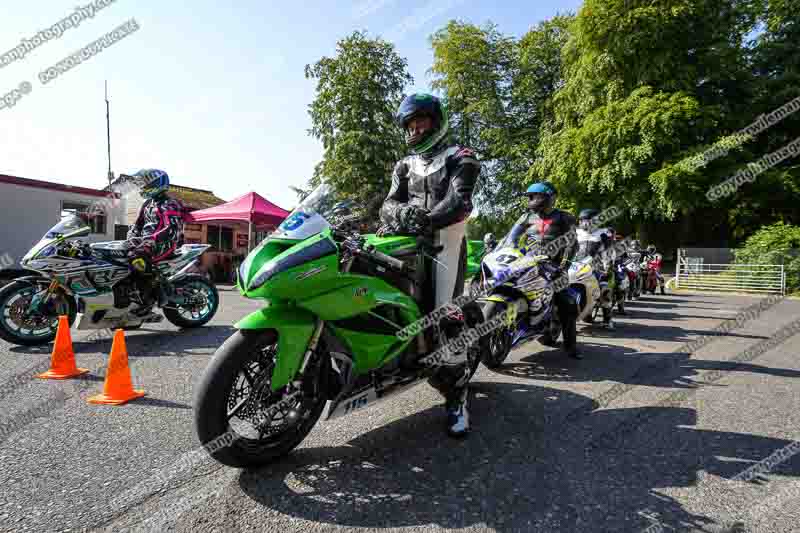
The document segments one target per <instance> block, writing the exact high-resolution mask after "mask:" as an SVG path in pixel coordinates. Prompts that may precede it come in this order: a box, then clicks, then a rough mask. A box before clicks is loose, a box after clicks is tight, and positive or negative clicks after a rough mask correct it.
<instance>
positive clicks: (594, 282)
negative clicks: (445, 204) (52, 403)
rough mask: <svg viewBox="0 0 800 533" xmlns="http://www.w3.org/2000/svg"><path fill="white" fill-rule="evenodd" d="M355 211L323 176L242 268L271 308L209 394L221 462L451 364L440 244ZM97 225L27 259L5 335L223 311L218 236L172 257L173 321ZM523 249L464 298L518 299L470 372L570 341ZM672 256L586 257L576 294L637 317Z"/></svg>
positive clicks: (38, 248)
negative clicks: (535, 346)
mask: <svg viewBox="0 0 800 533" xmlns="http://www.w3.org/2000/svg"><path fill="white" fill-rule="evenodd" d="M349 209H350V205H349V204H348V203H347V202H341V201H339V200H337V197H336V195H335V193H334V191H333V189H332V188H330V187H329V186H328V185H326V184H323V185H320V186H319V187H317V188H316V189H315V190H314V191H313V192H312V193H311V194H309V195H308V196H307V197H306V198H305V199H304V200H303V201H302V202H301V203H300V205H298V206H297V208H295V210H294V211H293V212H292V213H291V214H290V215H289V216H288V217H287V218H286V219H285V220H284V221H283V223H282V224H281V225H280V227H279V228H278V229H277V230H276V231H275V232H274V233H273V234H271V235H270V236H269V237H268V238H267V239H265V240H264V241H262V242H261V244H259V245H258V246H257V247H256V248H255V249H254V250H252V251H251V252H250V254H249V255H248V256H247V257H246V259H245V260H244V261H243V263H242V264H241V266H240V268H239V271H238V275H237V288H238V289H239V291H240V293H241V295H242V296H243V297H245V298H251V299H256V300H264V306H263V307H262V308H261V309H259V310H258V311H256V312H253V313H251V314H249V315H247V316H245V317H243V318H241V319H240V320H239V321H238V322H237V323H236V324H235V325H234V328H235V332H234V333H233V334H232V335H231V336H230V337H229V338H228V339H227V340H226V341H225V342H224V343H223V344H222V345H221V346H220V347H219V348H218V349H217V350H216V352H215V354H214V356H213V358H212V359H211V361H210V362H209V364H208V366H207V367H206V369H205V372H204V375H203V377H202V379H201V381H200V383H199V385H198V386H197V387H196V389H195V400H194V423H195V431H196V433H197V436H198V438H199V440H200V442H201V443H204V444H206V450H207V451H208V453H210V454H211V455H212V456H213V457H214V458H215V459H216V460H217V461H219V462H220V463H223V464H225V465H229V466H234V467H250V466H256V465H263V464H266V463H269V462H272V461H275V460H276V459H278V458H279V457H281V456H283V455H285V454H287V453H288V452H290V451H291V450H292V449H294V448H295V447H296V446H298V445H299V444H300V443H301V442H302V441H303V439H304V438H305V437H306V436H307V435H308V433H309V432H310V431H311V429H312V428H313V427H314V426H315V425H316V423H317V422H318V420H319V419H320V418H321V417H322V415H323V411H324V409H325V407H326V405H327V406H328V411H327V415H326V418H325V419H326V420H330V419H333V418H337V417H341V416H346V415H352V414H354V413H359V412H361V411H362V410H363V409H364V408H366V407H369V406H372V405H375V404H377V403H379V402H382V401H385V400H387V399H390V398H392V397H394V396H395V395H396V394H398V393H400V392H402V391H405V390H407V389H408V388H410V387H413V386H415V385H417V384H420V383H422V382H424V381H426V380H428V379H430V378H431V377H432V376H433V375H434V374H435V373H436V371H437V370H438V369H440V368H441V366H442V365H446V364H448V361H446V360H445V359H441V358H439V359H435V362H433V363H431V362H427V359H430V358H428V357H427V356H428V355H429V354H432V353H433V352H435V351H436V350H437V349H439V348H441V347H442V346H444V345H446V344H447V343H448V342H452V341H453V340H454V339H453V336H452V332H447V333H446V332H445V331H444V329H443V328H440V327H439V324H438V323H437V322H438V321H433V324H432V325H426V326H425V327H419V325H420V324H423V325H424V324H426V321H425V320H424V319H425V317H426V316H428V315H431V314H432V313H433V314H435V313H434V311H435V309H434V308H433V303H432V300H431V298H430V295H431V294H432V290H431V287H430V279H431V276H430V269H431V268H432V265H433V261H434V260H435V257H436V255H437V254H438V253H439V252H440V251H441V248H438V247H436V246H434V244H433V243H432V242H430V241H429V240H427V239H425V238H422V237H404V236H386V237H378V236H376V235H374V234H359V233H358V232H357V231H355V230H354V229H353V228H354V227H358V225H354V224H353V223H352V220H351V218H350V216H349V213H350V211H349ZM89 231H90V230H89V226H88V223H87V221H86V219H85V218H83V217H82V216H81V215H76V216H73V217H69V218H66V219H64V220H62V221H61V222H60V223H59V224H57V225H56V226H54V227H53V228H52V229H51V230H50V231H48V233H47V234H46V235H45V236H44V237H43V238H42V240H41V241H40V242H39V243H37V244H36V245H35V246H34V247H33V248H32V249H31V250H30V251H29V252H28V254H26V256H25V258H24V259H23V260H22V265H23V266H24V267H25V268H27V269H29V270H31V271H34V272H36V273H38V275H35V276H28V277H24V278H19V279H16V280H15V281H13V282H12V283H10V284H8V285H6V286H5V287H3V288H2V289H1V290H0V337H2V338H3V339H5V340H6V341H8V342H11V343H14V344H18V345H37V344H45V343H48V342H50V341H52V340H53V338H54V336H55V333H56V328H57V324H58V317H59V316H60V315H66V316H68V317H69V322H70V325H72V324H73V323H76V324H77V329H79V330H80V329H105V328H124V329H131V328H137V327H140V326H141V325H142V324H144V323H149V322H158V321H160V320H162V318H163V317H166V318H167V320H169V321H170V322H171V323H173V324H175V325H176V326H179V327H182V328H191V327H198V326H202V325H204V324H206V323H207V322H208V321H209V320H211V319H212V318H213V317H214V315H215V314H216V312H217V309H218V305H219V296H218V293H217V289H216V287H215V286H214V285H213V284H212V283H211V282H210V281H209V280H208V279H207V278H206V277H203V276H200V275H198V274H195V273H192V272H191V269H192V268H193V267H194V266H195V265H196V264H197V262H198V260H199V258H200V257H201V256H202V254H203V253H204V252H205V251H206V249H207V248H208V245H184V246H183V247H181V248H179V249H178V250H176V252H175V253H174V254H173V256H172V257H170V258H168V259H167V260H166V261H163V262H160V263H159V264H158V266H159V268H158V269H157V272H156V276H157V277H158V283H160V284H162V286H163V287H165V289H166V293H167V295H168V297H169V302H168V303H167V304H166V305H165V306H164V308H163V317H162V316H161V315H160V314H159V313H157V312H156V311H155V310H154V309H155V307H157V305H156V304H151V306H150V307H148V308H146V309H144V311H143V310H142V309H141V307H142V298H141V295H139V294H138V293H137V290H136V285H135V284H132V283H131V282H130V272H129V268H128V266H127V264H126V262H125V256H126V250H124V249H123V248H124V244H123V243H122V242H111V243H96V244H92V245H87V244H85V243H82V242H81V241H80V240H78V239H79V237H81V236H84V235H86V234H88V233H89ZM524 255H525V254H524V252H523V251H521V250H518V249H516V247H515V246H513V243H512V242H511V240H510V239H509V237H508V236H506V238H505V239H503V241H501V242H500V243H499V244H498V245H497V246H496V248H495V249H494V250H491V251H489V252H488V253H486V254H485V255H484V257H483V258H482V260H481V262H480V268H479V269H478V272H477V273H476V276H475V282H474V283H473V285H472V287H473V289H474V288H479V289H481V290H482V291H483V292H482V293H481V294H479V295H477V294H476V296H477V297H476V298H469V297H468V298H465V300H464V301H462V302H459V304H458V306H459V308H460V310H461V314H462V315H463V319H464V320H463V327H464V330H466V329H467V328H470V329H472V328H478V327H479V326H480V324H481V323H484V322H489V321H492V320H493V319H494V318H496V317H497V315H498V314H499V313H502V312H507V311H508V310H509V309H510V308H511V307H512V306H513V307H515V308H516V311H515V313H513V314H509V316H510V317H512V318H511V319H509V320H507V321H505V322H503V325H502V326H501V327H500V328H499V329H494V330H493V331H491V332H489V333H486V334H482V336H480V338H479V339H478V340H473V341H470V342H471V344H470V345H469V346H468V348H467V353H468V364H467V367H468V372H469V375H470V377H471V376H472V374H474V373H475V371H476V370H477V368H478V366H479V364H480V363H481V362H483V364H484V365H486V366H487V367H489V368H496V367H497V366H499V365H501V364H502V363H503V361H504V360H505V358H506V357H507V356H508V354H509V352H510V351H511V350H512V349H513V348H514V347H516V346H519V345H521V344H523V343H525V342H528V341H529V340H532V339H534V338H537V337H539V336H541V335H549V336H550V337H551V339H552V340H557V338H558V336H559V334H560V331H561V328H560V324H559V323H558V313H556V312H555V305H554V302H553V298H552V296H553V291H552V288H553V284H554V283H555V282H556V280H555V278H554V276H553V272H552V270H551V269H550V267H549V266H548V264H547V263H546V262H545V261H544V260H543V257H536V256H534V257H533V258H532V260H531V261H527V262H526V263H525V265H526V266H525V268H522V269H517V270H515V271H513V275H509V272H511V271H512V270H511V265H512V264H513V263H514V262H515V261H517V260H519V259H521V258H522V257H523V256H524ZM528 258H529V259H530V255H528ZM660 261H661V260H660V257H656V258H655V259H653V260H652V261H649V262H647V263H643V262H642V258H641V256H640V255H639V256H637V255H636V254H632V253H629V254H628V255H627V258H626V260H625V261H617V262H615V263H614V264H613V268H612V269H608V270H606V271H602V272H601V271H598V269H597V268H595V265H596V264H597V262H596V261H595V258H592V257H586V258H583V259H581V260H579V261H576V262H574V263H573V265H572V267H571V268H570V270H569V291H570V292H571V293H572V296H573V298H574V299H575V300H576V301H577V302H578V305H579V310H580V313H579V319H580V320H583V321H585V322H589V323H592V322H595V321H596V320H597V318H598V316H600V315H602V314H603V313H608V312H612V310H613V309H617V311H618V312H624V304H625V301H626V300H630V299H636V298H638V297H639V296H640V295H641V294H643V293H645V292H651V293H653V294H655V291H656V289H657V288H658V289H660V291H661V293H662V294H663V293H664V285H663V278H661V276H660V272H659V271H660V266H661V264H660ZM609 273H610V274H611V275H608V274H609ZM492 323H493V324H495V323H498V322H497V321H494V322H492ZM415 327H416V329H413V328H415ZM484 329H485V328H484ZM410 330H413V331H414V333H413V334H410V335H409V334H404V332H408V331H410ZM222 441H224V442H225V445H224V446H213V447H212V446H208V443H213V442H222Z"/></svg>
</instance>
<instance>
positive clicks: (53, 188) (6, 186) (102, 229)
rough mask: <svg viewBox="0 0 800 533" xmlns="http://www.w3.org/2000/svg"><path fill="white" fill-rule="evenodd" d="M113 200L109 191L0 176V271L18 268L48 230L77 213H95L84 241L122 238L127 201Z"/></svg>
mask: <svg viewBox="0 0 800 533" xmlns="http://www.w3.org/2000/svg"><path fill="white" fill-rule="evenodd" d="M115 199H116V198H115V196H112V195H110V194H109V192H108V191H103V190H98V189H90V188H87V187H75V186H70V185H62V184H60V183H53V182H49V181H41V180H34V179H28V178H20V177H16V176H6V175H3V174H0V228H2V230H0V258H2V261H0V263H2V264H0V268H19V261H20V259H22V257H23V256H24V255H25V254H26V253H27V252H28V250H30V249H31V248H32V247H33V245H34V244H36V243H37V242H38V241H39V240H40V239H41V238H42V237H43V236H44V234H45V233H47V230H49V229H50V228H51V227H53V226H54V225H55V224H56V223H58V221H59V220H61V218H63V217H64V216H66V215H68V214H70V213H75V212H78V211H87V210H89V209H92V210H93V212H94V213H95V214H96V216H95V217H94V218H93V223H92V226H93V228H92V233H91V234H89V235H87V236H86V237H83V239H84V240H86V241H87V242H103V241H113V240H115V239H124V238H125V235H124V233H123V232H124V231H127V225H126V224H125V222H126V214H127V213H126V208H125V204H126V202H125V199H124V198H123V199H116V201H115ZM12 261H13V262H12Z"/></svg>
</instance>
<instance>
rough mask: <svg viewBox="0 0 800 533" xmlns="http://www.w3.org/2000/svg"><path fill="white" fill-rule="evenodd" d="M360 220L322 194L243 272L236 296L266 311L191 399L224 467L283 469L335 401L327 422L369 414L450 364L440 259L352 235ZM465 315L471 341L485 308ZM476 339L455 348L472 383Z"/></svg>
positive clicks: (323, 189) (207, 442)
mask: <svg viewBox="0 0 800 533" xmlns="http://www.w3.org/2000/svg"><path fill="white" fill-rule="evenodd" d="M353 217H354V215H352V214H351V211H350V210H349V204H348V202H346V201H345V202H343V201H340V199H338V198H337V195H336V194H335V192H334V190H333V189H332V188H331V187H330V186H329V185H326V184H323V185H320V186H319V187H318V188H317V189H315V190H314V191H313V192H312V193H311V194H310V195H308V196H307V197H306V198H305V199H304V200H303V201H302V202H301V203H300V205H299V206H298V207H297V208H296V209H295V210H294V211H293V212H292V213H291V214H290V215H289V216H288V217H287V218H286V219H285V220H284V221H283V223H282V224H281V225H280V227H279V228H278V229H277V230H276V231H275V232H273V233H272V234H271V235H270V236H269V237H268V238H267V239H266V240H265V241H264V242H262V243H261V244H260V245H259V246H258V247H257V248H256V249H254V250H253V251H252V252H251V253H250V254H249V255H248V256H247V258H246V259H245V260H244V262H243V263H242V265H241V267H240V269H239V272H238V280H237V286H238V289H239V291H240V292H241V294H242V295H243V296H244V297H246V298H257V299H263V300H264V302H265V303H264V307H263V308H262V309H261V310H259V311H256V312H254V313H252V314H250V315H248V316H246V317H244V318H242V319H241V320H240V321H239V322H238V323H236V324H235V326H234V327H235V328H236V330H237V331H236V332H235V333H234V334H233V335H232V336H231V337H230V338H228V339H227V340H226V341H225V343H224V344H223V345H222V346H220V347H219V348H218V349H217V351H216V353H215V354H214V356H213V358H212V360H211V361H210V362H209V364H208V367H207V368H206V370H205V373H204V375H203V378H202V380H201V382H200V385H199V386H198V388H197V390H196V395H195V399H194V408H195V430H196V432H197V435H198V438H199V439H200V442H201V443H203V445H204V447H205V449H206V450H207V451H208V453H209V454H210V455H211V456H212V457H213V458H214V459H216V460H217V461H219V462H220V463H223V464H225V465H228V466H233V467H237V468H244V467H251V466H257V465H263V464H266V463H269V462H272V461H275V460H276V459H278V458H280V457H282V456H284V455H286V454H288V453H289V452H290V451H291V450H292V449H294V448H295V447H296V446H298V445H299V444H300V443H301V442H302V440H303V439H304V438H305V437H306V435H308V433H309V432H310V431H311V429H312V428H313V427H314V425H315V424H316V423H317V421H318V420H319V419H320V417H321V416H322V414H323V411H324V408H325V406H326V404H327V403H328V402H330V405H329V407H328V412H327V417H326V420H330V419H333V418H337V417H340V416H343V415H350V414H353V413H357V412H359V413H360V412H362V411H363V410H364V408H366V407H369V406H372V405H374V404H376V403H379V402H380V401H383V400H386V399H387V398H391V397H392V396H394V395H395V394H397V393H399V392H402V391H405V390H407V389H408V388H410V387H413V386H416V385H418V384H420V383H422V382H423V381H424V380H426V379H429V378H430V377H431V376H433V374H434V372H435V371H436V370H437V369H439V368H441V365H443V364H447V363H448V362H449V359H448V357H442V356H441V354H442V353H445V352H444V350H438V351H437V348H440V347H443V346H444V344H445V343H446V342H448V341H451V340H453V339H452V337H450V338H448V337H446V336H445V334H444V333H443V332H442V331H441V330H440V328H439V324H438V318H439V316H440V314H444V313H442V312H441V311H440V310H436V311H435V310H434V309H433V304H432V300H431V299H430V295H432V294H433V291H432V287H431V282H430V279H431V276H430V275H429V272H430V269H431V267H432V261H433V260H435V256H436V254H437V252H438V251H440V250H439V249H437V248H436V247H434V246H433V244H432V243H431V242H430V240H429V239H424V238H418V237H404V236H388V237H377V236H375V235H373V234H368V235H359V234H358V233H357V232H355V231H353V230H352V229H348V228H352V227H353ZM329 221H330V222H329ZM459 309H460V310H461V314H462V315H463V319H464V320H463V324H464V326H463V327H462V328H461V332H462V333H463V332H465V331H466V328H467V327H469V328H473V327H475V326H477V325H478V323H480V322H481V321H483V314H482V313H481V310H480V307H479V306H478V304H477V303H474V302H472V303H468V304H466V305H464V306H463V307H461V308H459ZM433 311H435V312H434V313H433V314H432V315H429V313H431V312H433ZM452 312H453V310H452V309H449V310H447V313H452ZM426 315H427V316H426ZM431 316H433V317H435V319H434V320H431V319H430V318H431ZM423 318H424V320H423ZM429 323H431V324H432V325H431V326H430V327H424V326H426V325H428V324H429ZM420 325H422V327H421V326H420ZM409 326H411V327H410V328H409ZM451 335H454V334H453V333H452V332H451ZM475 339H476V336H475V335H464V336H463V337H462V338H461V340H460V341H459V344H458V347H459V348H460V349H461V350H463V349H465V348H466V350H467V353H468V356H467V371H468V372H469V375H470V376H469V377H470V378H471V377H472V375H473V374H474V373H475V370H476V369H477V367H478V364H479V361H480V355H481V346H482V343H483V342H484V341H483V340H482V339H481V340H475Z"/></svg>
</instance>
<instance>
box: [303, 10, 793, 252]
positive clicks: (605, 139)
mask: <svg viewBox="0 0 800 533" xmlns="http://www.w3.org/2000/svg"><path fill="white" fill-rule="evenodd" d="M430 44H431V49H432V52H433V62H432V65H431V67H430V69H429V74H430V75H431V78H432V79H431V88H432V90H434V91H438V92H439V93H440V94H441V95H442V97H443V99H444V101H445V102H446V104H447V107H448V110H449V113H450V116H451V124H452V128H453V131H454V132H455V134H456V136H457V138H458V140H459V141H460V142H462V143H464V144H466V145H469V146H471V147H472V148H474V149H476V150H477V152H478V154H479V157H480V158H481V161H482V162H483V164H484V175H483V177H482V180H481V186H480V189H479V192H478V194H477V197H476V200H477V201H476V205H477V206H478V210H479V216H478V217H477V218H473V219H472V220H471V222H470V226H469V228H470V229H469V231H470V235H471V236H472V238H480V235H482V234H483V233H485V232H486V231H492V232H493V233H495V234H496V235H498V237H499V236H500V235H502V234H503V233H505V231H507V229H508V227H509V225H510V224H511V222H512V221H513V220H514V219H515V218H516V217H517V216H518V215H519V213H520V212H521V210H522V209H523V208H524V203H522V202H520V201H519V195H520V193H522V192H523V191H524V190H525V189H526V188H527V187H528V185H529V184H530V183H531V182H533V181H535V180H542V179H547V180H550V181H552V182H554V183H555V184H556V186H557V187H558V188H559V192H560V194H559V201H558V207H561V208H564V209H569V210H577V209H580V208H584V207H596V208H601V209H602V208H604V207H609V206H611V205H616V206H622V207H625V208H626V211H625V215H624V216H622V217H621V218H620V219H619V220H617V221H615V222H614V225H615V227H617V228H618V229H621V230H622V231H624V232H626V233H627V232H636V233H638V234H639V235H638V236H639V238H647V240H654V241H655V242H656V244H659V241H660V239H659V235H660V236H661V240H663V241H664V242H669V243H670V245H672V244H674V243H675V242H676V240H677V241H680V243H681V244H682V245H684V246H691V245H714V246H719V245H722V246H727V245H729V244H735V243H736V242H741V241H742V240H744V239H746V238H747V237H748V236H749V235H751V234H752V233H754V231H756V230H757V229H758V228H760V227H761V226H763V225H769V224H772V223H773V222H783V223H785V224H789V225H792V224H793V225H800V210H798V209H797V207H796V206H797V205H798V201H800V161H798V160H796V159H790V160H787V161H784V162H782V163H780V164H778V165H776V166H774V168H770V169H768V170H766V171H764V172H763V173H761V174H760V175H759V176H758V177H757V179H756V180H755V181H754V182H752V183H744V184H742V185H741V186H740V187H739V188H738V189H737V191H736V192H735V193H734V194H732V195H729V196H726V197H722V198H719V199H716V200H714V201H712V200H709V198H708V197H707V196H706V192H707V191H708V190H709V188H710V187H712V186H714V185H717V184H720V183H722V182H723V181H725V180H726V179H728V178H729V177H731V176H733V175H735V174H736V172H737V171H739V170H741V169H743V168H745V166H746V165H747V164H748V163H750V162H752V161H754V160H756V159H758V158H760V157H762V156H764V155H766V154H768V153H770V152H773V151H775V150H777V149H780V148H782V147H783V146H785V145H786V144H788V143H789V142H791V141H792V140H794V139H796V138H797V137H798V134H800V112H796V113H794V114H790V115H786V116H784V117H783V118H782V119H781V120H780V122H778V123H776V124H773V125H770V126H769V127H768V128H767V129H766V130H764V131H762V132H760V133H756V134H752V135H741V134H740V131H741V130H742V129H743V128H746V127H748V126H749V125H751V124H752V123H754V122H755V121H756V120H758V119H759V117H760V116H762V115H765V114H768V113H772V112H773V111H775V110H776V109H777V108H779V107H780V106H782V105H784V104H786V103H787V102H789V101H791V100H792V99H794V98H797V97H798V96H800V0H585V2H584V4H583V6H582V7H581V8H580V10H579V11H578V12H577V13H575V14H572V13H566V14H559V15H556V16H555V17H553V18H551V19H549V20H545V21H541V22H538V23H537V24H535V25H533V26H532V27H531V28H530V30H529V31H528V32H526V33H525V34H524V35H522V36H519V37H516V36H510V35H505V34H503V33H502V31H501V29H500V28H499V27H498V26H497V25H495V24H492V23H491V22H489V23H486V24H483V25H476V24H473V23H471V22H469V21H464V20H452V21H450V22H448V23H447V24H446V25H445V26H443V27H442V28H441V29H439V30H438V31H436V32H435V33H434V34H433V35H432V36H431V37H430ZM405 66H406V64H405V60H403V59H401V58H399V57H397V55H396V54H395V52H394V50H393V48H392V47H391V45H390V44H388V43H385V42H383V41H380V40H369V39H367V38H366V36H365V35H363V34H361V33H355V34H353V35H351V36H350V37H348V38H347V39H345V40H343V41H341V42H340V43H339V48H338V51H337V56H336V57H335V58H333V59H328V58H324V59H323V60H321V61H320V62H318V63H317V64H316V65H315V67H314V68H313V69H311V70H308V68H307V73H308V72H310V73H311V75H310V76H309V77H315V78H317V79H318V91H317V94H318V96H317V99H316V100H315V102H314V104H312V106H311V112H312V118H313V119H314V129H313V130H312V134H314V135H315V136H317V137H318V138H320V139H322V140H323V144H324V147H325V150H326V151H325V159H324V160H323V162H322V163H321V164H320V165H319V166H318V168H317V173H316V176H317V177H319V176H322V175H326V176H331V177H332V179H335V180H340V181H341V183H342V184H343V185H345V186H348V187H350V190H353V191H360V193H362V194H364V195H365V196H368V195H372V194H373V192H372V191H375V190H379V189H380V187H381V186H382V184H384V183H385V182H384V181H381V179H382V176H386V175H388V173H389V172H390V171H391V165H392V164H393V163H394V161H395V160H396V159H398V158H399V157H400V156H401V155H402V152H403V146H402V141H401V139H400V132H398V131H397V130H396V129H395V128H393V127H391V126H390V116H391V110H392V109H393V107H394V106H395V105H396V103H397V100H398V99H399V97H400V96H401V91H402V87H403V85H404V84H405V83H406V82H407V81H408V80H409V79H410V77H409V76H408V74H407V73H406V72H405ZM364 117H369V118H368V119H365V118H364ZM375 139H379V140H380V142H378V143H376V142H375ZM712 150H713V152H714V153H713V156H710V155H709V154H711V153H712ZM693 158H694V159H693ZM698 160H699V161H700V164H698V163H697V161H698ZM693 161H694V162H693ZM380 199H382V196H380ZM645 236H646V237H645Z"/></svg>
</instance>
